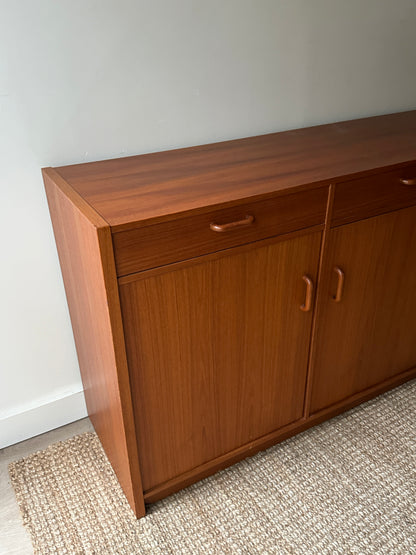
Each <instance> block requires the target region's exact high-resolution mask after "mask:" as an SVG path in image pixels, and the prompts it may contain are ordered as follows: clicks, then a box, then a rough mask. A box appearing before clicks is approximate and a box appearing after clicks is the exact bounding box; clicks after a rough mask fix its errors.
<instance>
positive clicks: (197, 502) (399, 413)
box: [10, 381, 416, 555]
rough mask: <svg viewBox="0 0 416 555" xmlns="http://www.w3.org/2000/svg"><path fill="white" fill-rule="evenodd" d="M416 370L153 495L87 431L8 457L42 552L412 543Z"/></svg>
mask: <svg viewBox="0 0 416 555" xmlns="http://www.w3.org/2000/svg"><path fill="white" fill-rule="evenodd" d="M415 399H416V381H413V382H412V383H408V384H405V385H404V386H401V387H400V388H398V389H396V390H394V391H391V392H389V393H387V394H385V395H383V396H382V397H379V398H378V399H375V400H373V401H370V402H368V403H366V404H365V405H362V406H360V407H358V408H356V409H354V410H352V411H350V412H348V413H346V414H345V415H342V416H339V417H337V418H335V419H333V420H331V421H329V422H325V423H324V424H321V425H320V426H318V427H316V428H313V429H311V430H308V431H306V432H304V433H302V434H301V435H299V436H296V437H293V438H291V439H289V440H287V441H285V442H284V443H282V444H280V445H277V446H275V447H273V448H271V449H269V450H268V451H266V452H263V453H259V454H258V455H256V456H255V457H253V458H251V459H247V460H245V461H243V462H241V463H239V464H237V465H235V466H233V467H231V468H229V469H227V470H225V471H222V472H220V473H218V474H216V475H215V476H212V477H210V478H207V479H206V480H204V481H202V482H200V483H198V484H195V485H193V486H191V487H189V488H187V489H186V490H183V491H181V492H180V493H178V494H176V495H173V496H171V497H169V498H167V499H164V500H163V501H160V502H159V503H156V504H154V505H152V506H150V508H149V510H148V514H147V516H146V517H145V518H144V519H141V520H139V521H137V520H136V519H135V517H134V515H133V513H132V511H131V510H130V508H129V506H128V504H127V501H126V499H125V497H124V495H123V493H122V491H121V489H120V486H119V485H118V482H117V480H116V478H115V475H114V473H113V471H112V469H111V467H110V464H109V463H108V461H107V459H106V456H105V454H104V452H103V450H102V448H101V445H100V443H99V441H98V439H97V437H96V435H95V434H93V433H85V434H82V435H79V436H77V437H74V438H72V439H70V440H68V441H64V442H61V443H57V444H55V445H52V446H50V447H49V448H48V449H46V450H45V451H41V452H39V453H35V454H33V455H31V456H29V457H27V458H25V459H22V460H20V461H18V462H14V463H12V464H11V465H10V476H11V480H12V483H13V486H14V489H15V492H16V497H17V500H18V503H19V506H20V509H21V513H22V516H23V521H24V523H25V525H26V526H27V527H28V529H29V531H30V534H31V537H32V542H33V545H34V550H35V553H42V554H49V553H59V554H61V553H70V554H73V553H77V554H78V553H97V554H120V555H122V554H136V553H150V554H169V553H172V554H188V553H189V554H200V553H201V554H204V553H210V554H215V555H217V554H222V553H224V554H227V553H231V554H250V553H261V554H267V553H279V554H280V553H282V554H284V553H296V554H297V553H299V554H303V553H307V554H319V555H322V554H326V553H327V554H331V555H332V554H347V553H348V554H349V553H357V554H362V553H363V554H365V553H377V554H382V553H386V554H389V555H391V554H396V553H397V554H406V555H407V554H412V553H416V543H415V542H416V518H415V506H414V503H415V500H416V475H415V462H416V460H415V459H416V440H415V422H416V402H415Z"/></svg>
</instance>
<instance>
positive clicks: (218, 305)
mask: <svg viewBox="0 0 416 555" xmlns="http://www.w3.org/2000/svg"><path fill="white" fill-rule="evenodd" d="M43 176H44V181H45V186H46V191H47V196H48V202H49V207H50V212H51V216H52V222H53V227H54V232H55V237H56V242H57V246H58V253H59V258H60V263H61V267H62V273H63V277H64V283H65V289H66V294H67V298H68V304H69V309H70V314H71V320H72V326H73V330H74V336H75V342H76V346H77V352H78V358H79V363H80V367H81V373H82V379H83V383H84V387H85V396H86V401H87V406H88V411H89V414H90V417H91V420H92V422H93V425H94V427H95V429H96V431H97V434H98V436H99V437H100V440H101V442H102V445H103V447H104V449H105V451H106V453H107V455H108V458H109V460H110V462H111V463H112V465H113V468H114V470H115V472H116V474H117V476H118V478H119V481H120V483H121V485H122V487H123V489H124V492H125V494H126V496H127V498H128V500H129V502H130V504H131V506H132V508H133V510H134V511H135V513H136V515H137V516H138V517H140V516H143V515H144V514H145V503H152V502H154V501H156V500H158V499H161V498H162V497H165V496H167V495H169V494H171V493H172V492H174V491H176V490H178V489H180V488H183V487H185V486H187V485H189V484H191V483H192V482H195V481H197V480H199V479H201V478H202V477H205V476H208V475H209V474H212V473H213V472H215V471H217V470H219V469H221V468H224V467H225V466H228V465H230V464H233V463H234V462H236V461H238V460H240V459H242V458H244V457H246V456H248V455H251V454H253V453H255V452H256V451H259V450H261V449H265V448H267V447H269V446H271V445H273V444H274V443H276V442H278V441H281V440H283V439H285V438H287V437H289V436H291V435H293V434H296V433H298V432H300V431H302V430H305V429H306V428H308V427H310V426H312V425H314V424H316V423H318V422H321V421H323V420H325V419H327V418H330V417H332V416H334V415H335V414H338V413H340V412H342V411H344V410H346V409H348V408H350V407H352V406H353V405H356V404H358V403H361V402H362V401H364V400H367V399H369V398H371V397H373V396H376V395H378V394H379V393H381V392H383V391H386V390H388V389H390V388H392V387H394V386H396V385H398V384H400V383H403V382H404V381H406V380H408V379H410V378H412V377H414V376H416V368H415V367H416V111H412V112H404V113H398V114H392V115H387V116H380V117H373V118H366V119H361V120H354V121H349V122H342V123H336V124H331V125H323V126H317V127H312V128H307V129H299V130H295V131H287V132H283V133H275V134H271V135H264V136H259V137H251V138H247V139H241V140H235V141H227V142H223V143H217V144H211V145H205V146H199V147H194V148H185V149H181V150H175V151H168V152H159V153H154V154H147V155H142V156H133V157H129V158H122V159H118V160H106V161H102V162H93V163H87V164H79V165H73V166H66V167H59V168H46V169H44V170H43Z"/></svg>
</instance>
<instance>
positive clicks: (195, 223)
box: [113, 187, 328, 276]
mask: <svg viewBox="0 0 416 555" xmlns="http://www.w3.org/2000/svg"><path fill="white" fill-rule="evenodd" d="M327 198H328V188H327V187H320V188H315V189H312V190H308V191H302V192H301V193H294V194H290V195H285V196H279V197H276V198H272V199H267V200H263V201H258V202H247V203H245V204H242V205H239V206H234V207H230V208H225V209H222V210H214V211H211V212H206V213H204V214H198V215H194V216H189V217H182V218H179V219H176V220H172V221H168V222H163V223H160V224H155V225H149V226H146V227H141V228H137V229H133V230H128V231H121V232H118V233H114V234H113V245H114V255H115V261H116V268H117V275H118V276H124V275H127V274H132V273H134V272H140V271H141V270H146V269H149V268H154V267H157V266H162V265H164V264H170V263H172V262H178V261H180V260H186V259H188V258H193V257H196V256H201V255H203V254H208V253H211V252H215V251H218V250H222V249H227V248H230V247H234V246H237V245H242V244H244V243H250V242H252V241H257V240H259V239H265V238H266V237H272V236H274V235H281V234H284V233H289V232H291V231H296V230H298V229H303V228H307V227H311V226H314V225H318V224H323V223H324V220H325V211H326V204H327Z"/></svg>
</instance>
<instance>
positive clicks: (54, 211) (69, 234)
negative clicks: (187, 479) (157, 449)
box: [43, 169, 144, 517]
mask: <svg viewBox="0 0 416 555" xmlns="http://www.w3.org/2000/svg"><path fill="white" fill-rule="evenodd" d="M43 177H44V181H45V188H46V192H47V197H48V203H49V209H50V213H51V217H52V223H53V228H54V233H55V239H56V243H57V247H58V254H59V260H60V263H61V268H62V274H63V278H64V284H65V291H66V295H67V299H68V305H69V311H70V315H71V322H72V328H73V331H74V337H75V342H76V346H77V353H78V360H79V364H80V369H81V375H82V380H83V385H84V391H85V399H86V403H87V407H88V414H89V416H90V418H91V421H92V423H93V425H94V428H95V430H96V432H97V434H98V436H99V438H100V440H101V443H102V445H103V447H104V449H105V451H106V454H107V456H108V458H109V460H110V462H111V464H112V466H113V468H114V470H115V472H116V474H117V477H118V479H119V481H120V484H121V486H122V488H123V490H124V492H125V494H126V497H127V499H128V501H129V503H130V505H131V507H132V509H133V510H134V511H135V513H136V515H137V516H138V517H139V516H143V515H144V501H143V491H142V488H141V477H140V471H139V463H138V456H137V444H136V436H135V429H134V420H133V413H132V402H131V392H130V384H129V377H128V369H127V361H126V354H125V347H124V335H123V329H122V322H121V313H120V305H119V298H118V290H117V279H116V273H115V265H114V257H113V252H112V243H111V233H110V229H109V226H108V224H107V223H106V222H104V221H103V220H102V218H100V217H99V216H98V215H97V214H95V213H94V211H93V210H92V209H91V207H89V206H88V204H87V203H85V201H83V200H82V199H80V198H78V195H77V194H76V193H74V192H73V191H71V189H70V188H69V187H68V186H67V184H66V183H64V182H63V180H62V179H61V178H60V177H59V175H56V173H55V172H54V171H53V170H51V169H46V170H44V171H43Z"/></svg>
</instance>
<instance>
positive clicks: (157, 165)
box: [55, 110, 416, 231]
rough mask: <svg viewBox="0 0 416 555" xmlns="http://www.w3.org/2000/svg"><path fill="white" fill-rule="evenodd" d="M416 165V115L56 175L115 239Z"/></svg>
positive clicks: (284, 134) (69, 168) (239, 141)
mask: <svg viewBox="0 0 416 555" xmlns="http://www.w3.org/2000/svg"><path fill="white" fill-rule="evenodd" d="M415 159H416V110H414V111H411V112H401V113H397V114H390V115H386V116H377V117H371V118H365V119H358V120H352V121H347V122H340V123H333V124H328V125H319V126H316V127H309V128H304V129H297V130H293V131H284V132H280V133H273V134H269V135H260V136H257V137H249V138H245V139H237V140H233V141H226V142H221V143H214V144H208V145H203V146H196V147H191V148H183V149H179V150H171V151H165V152H157V153H153V154H145V155H140V156H131V157H127V158H119V159H113V160H104V161H101V162H90V163H85V164H77V165H72V166H62V167H59V168H55V170H56V171H57V172H58V173H59V174H60V176H61V177H63V178H64V180H65V181H66V182H67V183H68V184H69V185H70V186H71V187H72V188H73V189H74V190H75V191H76V192H77V193H78V194H79V195H80V196H81V197H83V198H84V199H85V200H86V201H87V202H88V203H89V204H90V205H91V206H92V207H93V208H94V209H95V210H96V211H97V212H98V213H99V214H100V215H101V216H102V218H104V219H105V220H106V221H107V222H108V224H109V225H110V226H111V227H112V228H113V231H121V230H122V229H124V228H128V227H131V226H132V225H134V227H136V226H138V225H146V224H148V223H156V222H158V221H162V220H167V219H171V218H173V217H175V214H178V213H181V212H188V211H194V212H198V211H204V209H207V207H210V206H213V205H223V204H227V203H230V202H235V203H238V202H241V201H242V200H244V199H248V198H252V197H258V199H261V198H267V196H269V195H272V194H276V193H277V194H278V193H280V192H289V191H290V190H292V189H293V190H294V189H301V188H302V187H304V186H307V185H308V184H311V183H322V182H329V181H330V180H333V179H336V178H337V179H339V178H341V177H344V176H350V175H353V174H356V173H360V172H364V171H368V170H372V169H376V168H384V167H388V166H392V165H395V164H402V163H406V162H409V161H413V160H415Z"/></svg>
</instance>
